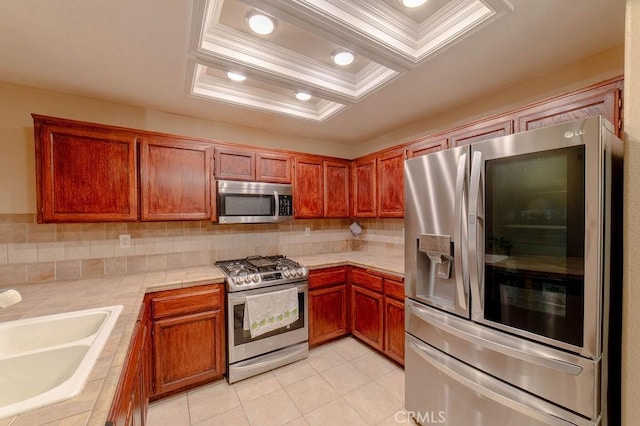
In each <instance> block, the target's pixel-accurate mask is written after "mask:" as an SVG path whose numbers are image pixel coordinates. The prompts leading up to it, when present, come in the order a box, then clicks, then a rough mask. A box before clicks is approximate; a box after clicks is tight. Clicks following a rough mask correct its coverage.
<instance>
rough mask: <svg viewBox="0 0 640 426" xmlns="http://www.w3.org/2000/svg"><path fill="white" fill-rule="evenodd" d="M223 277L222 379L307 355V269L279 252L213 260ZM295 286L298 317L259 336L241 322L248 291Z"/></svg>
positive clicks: (235, 378) (233, 379)
mask: <svg viewBox="0 0 640 426" xmlns="http://www.w3.org/2000/svg"><path fill="white" fill-rule="evenodd" d="M215 265H216V266H217V267H218V268H219V269H220V270H222V271H223V272H224V274H225V275H226V277H227V278H226V282H227V325H228V327H227V352H228V354H227V355H228V356H227V363H228V364H227V380H228V381H229V383H234V382H237V381H239V380H242V379H246V378H248V377H251V376H255V375H257V374H260V373H263V372H266V371H269V370H272V369H274V368H277V367H280V366H282V365H285V364H289V363H291V362H293V361H297V360H300V359H303V358H306V357H307V355H308V353H309V343H308V340H309V328H308V324H309V313H308V309H307V306H308V300H307V299H308V284H307V283H308V275H309V273H308V270H307V268H305V267H303V266H301V265H300V264H298V263H297V262H295V261H293V260H291V259H288V258H287V257H284V256H268V257H262V256H253V257H247V258H245V259H237V260H226V261H219V262H216V264H215ZM289 288H296V289H297V290H298V319H297V320H296V321H295V322H293V323H291V324H289V325H287V326H285V327H281V328H278V329H275V330H272V331H270V332H267V333H266V334H262V335H260V336H256V337H251V333H250V331H249V330H248V329H245V327H244V323H245V321H244V315H245V303H246V300H247V296H254V295H259V294H265V293H269V292H275V291H280V290H285V289H289Z"/></svg>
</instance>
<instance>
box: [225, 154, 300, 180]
mask: <svg viewBox="0 0 640 426" xmlns="http://www.w3.org/2000/svg"><path fill="white" fill-rule="evenodd" d="M291 162H292V159H291V156H289V155H286V154H281V153H277V152H262V151H258V150H255V149H250V148H241V147H235V146H228V147H227V146H216V149H215V164H216V167H215V169H216V171H215V175H216V178H218V179H229V180H249V181H258V182H272V183H291Z"/></svg>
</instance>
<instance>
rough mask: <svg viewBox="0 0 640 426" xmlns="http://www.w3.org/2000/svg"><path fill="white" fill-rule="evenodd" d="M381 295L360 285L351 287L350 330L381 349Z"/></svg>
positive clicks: (382, 307)
mask: <svg viewBox="0 0 640 426" xmlns="http://www.w3.org/2000/svg"><path fill="white" fill-rule="evenodd" d="M383 309H384V306H383V296H382V294H381V293H376V292H373V291H370V290H367V289H365V288H362V287H358V286H355V285H354V286H352V287H351V332H352V333H353V335H354V336H356V337H358V338H360V339H361V340H363V341H364V342H365V343H367V344H369V345H371V346H373V347H374V348H376V349H378V350H379V351H382V348H383V340H382V336H383V331H384V330H383Z"/></svg>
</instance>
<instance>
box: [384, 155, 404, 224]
mask: <svg viewBox="0 0 640 426" xmlns="http://www.w3.org/2000/svg"><path fill="white" fill-rule="evenodd" d="M404 159H405V151H404V150H396V151H392V152H389V153H386V154H383V155H381V156H380V157H378V174H377V178H378V217H404Z"/></svg>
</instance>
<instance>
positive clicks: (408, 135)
mask: <svg viewBox="0 0 640 426" xmlns="http://www.w3.org/2000/svg"><path fill="white" fill-rule="evenodd" d="M623 71H624V46H622V45H621V46H617V47H614V48H611V49H608V50H605V51H603V52H600V53H598V54H596V55H593V56H591V57H588V58H585V59H582V60H580V61H578V62H574V63H571V64H568V65H566V66H564V67H561V68H559V69H556V70H554V71H552V72H549V73H547V74H544V75H540V76H538V77H536V78H533V79H529V80H527V81H523V82H520V83H517V84H514V85H512V86H511V87H507V88H505V89H503V90H501V91H500V92H498V93H492V94H488V95H487V96H483V97H482V98H479V99H470V100H469V102H467V103H466V104H464V105H461V106H458V107H456V108H453V109H451V110H448V111H443V112H442V113H440V114H436V115H433V116H430V117H428V118H425V119H423V120H420V121H417V122H415V123H413V124H411V125H408V126H405V127H402V128H400V129H397V130H395V131H393V132H389V133H386V134H383V135H380V136H377V137H375V138H373V139H371V140H369V141H366V142H365V143H363V144H360V145H359V146H357V147H356V150H355V156H356V157H359V156H361V155H365V154H368V153H371V152H375V151H379V150H381V149H383V148H388V147H390V146H393V145H397V144H400V143H403V142H408V141H411V140H414V139H417V138H419V137H423V136H427V135H430V134H433V133H436V132H438V131H441V130H446V129H450V128H453V127H456V126H459V125H463V124H465V123H469V122H471V121H474V120H478V119H481V118H485V117H489V116H491V115H497V114H500V113H504V112H506V111H509V110H512V109H516V108H518V107H522V106H525V105H528V104H531V103H534V102H537V101H540V100H543V99H546V98H550V97H553V96H556V95H559V94H562V93H566V92H571V91H573V90H578V89H581V88H583V87H586V86H589V85H591V84H595V83H599V82H601V81H604V80H608V79H610V78H614V77H618V76H621V75H623Z"/></svg>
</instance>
